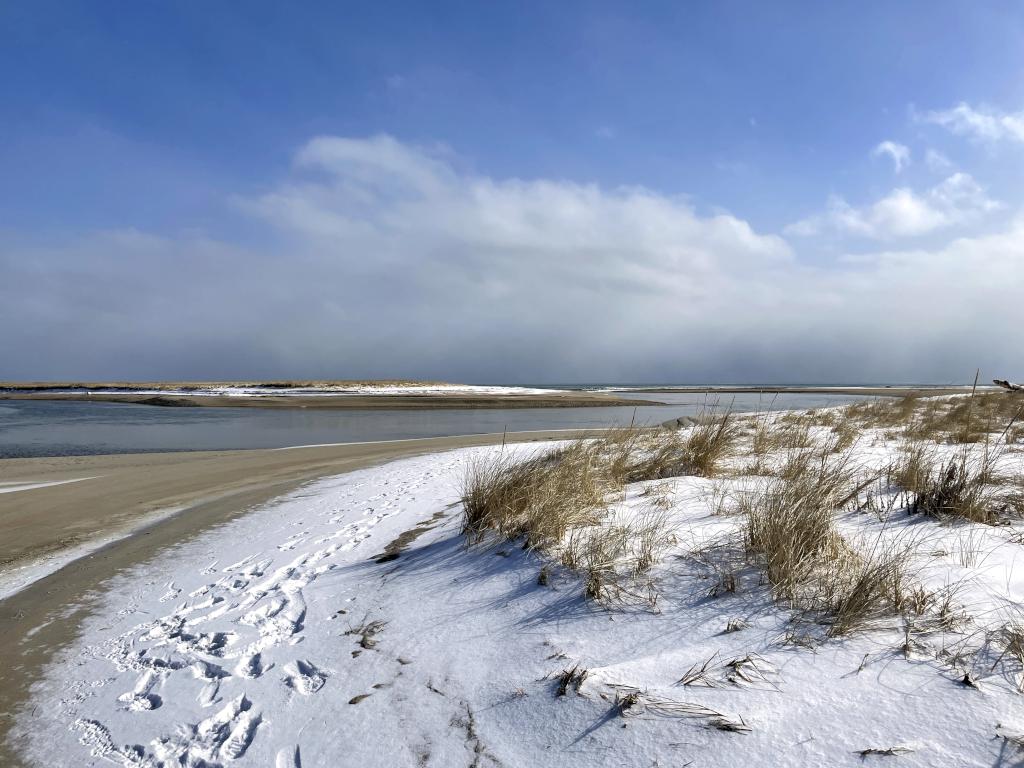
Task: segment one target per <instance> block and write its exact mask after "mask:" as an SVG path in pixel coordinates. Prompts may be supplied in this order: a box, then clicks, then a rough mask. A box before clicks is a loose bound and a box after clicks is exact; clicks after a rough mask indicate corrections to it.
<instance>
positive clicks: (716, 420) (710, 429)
mask: <svg viewBox="0 0 1024 768" xmlns="http://www.w3.org/2000/svg"><path fill="white" fill-rule="evenodd" d="M738 439H739V430H738V428H737V425H736V424H735V421H734V419H733V415H732V413H731V412H730V411H724V412H722V413H720V414H717V415H705V416H704V417H702V418H701V420H700V422H699V423H698V424H697V426H695V427H692V428H691V429H689V430H688V431H685V432H679V431H669V432H663V433H661V434H660V435H659V436H658V438H657V440H655V441H651V440H648V441H646V442H645V441H637V442H634V443H633V444H632V445H631V448H632V449H634V450H633V452H632V453H631V454H629V455H628V456H627V459H626V461H625V463H624V465H623V467H622V475H621V476H622V479H623V480H624V481H625V482H627V483H635V482H639V481H641V480H658V479H661V478H666V477H680V476H683V475H699V476H701V477H713V476H714V475H716V474H717V473H718V472H719V471H720V469H721V464H722V462H723V461H724V460H725V459H727V458H728V457H729V456H731V455H732V454H733V453H734V452H735V449H736V443H737V441H738Z"/></svg>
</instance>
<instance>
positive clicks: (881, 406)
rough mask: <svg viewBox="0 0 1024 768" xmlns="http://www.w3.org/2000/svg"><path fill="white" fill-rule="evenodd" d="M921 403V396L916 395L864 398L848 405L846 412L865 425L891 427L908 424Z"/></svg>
mask: <svg viewBox="0 0 1024 768" xmlns="http://www.w3.org/2000/svg"><path fill="white" fill-rule="evenodd" d="M919 403H920V398H919V397H917V396H916V395H906V396H904V397H901V398H899V399H892V398H878V399H876V400H862V401H861V402H859V403H853V404H852V405H848V406H846V409H845V414H846V416H847V417H848V418H850V419H853V420H855V421H857V422H859V423H860V424H861V425H863V426H865V427H875V428H889V429H891V428H893V427H899V426H902V425H904V424H907V423H908V422H909V421H910V420H911V419H912V418H913V417H914V414H915V412H916V411H917V409H918V405H919Z"/></svg>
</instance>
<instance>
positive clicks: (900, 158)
mask: <svg viewBox="0 0 1024 768" xmlns="http://www.w3.org/2000/svg"><path fill="white" fill-rule="evenodd" d="M871 154H872V156H873V157H879V156H881V155H887V156H888V157H889V159H890V160H892V166H893V171H895V172H896V173H899V172H900V171H902V170H903V169H904V168H906V167H907V166H908V165H910V147H907V146H905V145H904V144H897V143H896V142H895V141H883V142H882V143H880V144H879V145H878V146H877V147H875V148H874V149H873V150H871Z"/></svg>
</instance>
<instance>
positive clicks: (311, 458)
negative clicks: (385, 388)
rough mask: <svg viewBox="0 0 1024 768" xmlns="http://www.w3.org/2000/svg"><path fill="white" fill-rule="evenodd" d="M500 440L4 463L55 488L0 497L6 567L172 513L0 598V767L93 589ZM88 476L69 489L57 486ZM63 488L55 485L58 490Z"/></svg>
mask: <svg viewBox="0 0 1024 768" xmlns="http://www.w3.org/2000/svg"><path fill="white" fill-rule="evenodd" d="M582 433H583V431H581V430H572V431H551V432H522V433H514V434H511V435H509V436H508V440H509V441H510V442H525V441H543V440H553V439H565V438H567V437H572V436H573V435H575V434H582ZM501 440H502V435H500V434H499V435H472V436H466V437H444V438H425V439H416V440H399V441H389V442H376V443H361V444H346V445H337V446H316V447H309V448H295V449H284V450H281V449H278V450H252V451H209V452H205V451H204V452H194V453H149V454H127V455H112V456H84V457H56V458H43V459H7V460H3V461H0V482H2V483H4V484H5V485H3V486H0V488H2V487H7V488H11V487H15V486H21V485H29V484H42V483H55V484H52V485H45V486H41V487H37V488H34V489H31V490H20V491H16V492H9V493H4V494H0V562H3V563H6V565H4V566H2V567H3V569H4V570H8V569H10V568H12V567H16V566H18V565H20V564H22V563H24V562H26V561H27V560H30V559H32V558H36V557H38V556H40V555H47V554H53V553H58V552H60V551H61V550H65V549H67V548H69V547H74V546H78V545H81V544H82V543H83V542H87V541H89V540H90V539H93V538H95V537H98V536H105V535H110V534H116V533H118V532H124V531H127V530H130V529H131V528H132V527H133V526H135V527H137V526H139V524H140V522H142V523H144V522H145V521H146V520H147V518H150V517H151V516H152V515H154V514H155V513H158V512H159V511H160V510H166V509H174V508H178V509H180V510H181V511H179V512H178V513H177V514H175V515H173V516H170V517H167V518H165V519H162V520H160V521H159V522H156V523H153V524H152V525H149V526H147V527H143V528H141V529H139V530H136V531H135V532H134V533H132V534H131V535H128V536H127V537H126V538H123V539H120V540H118V541H115V542H113V543H111V544H108V545H106V546H104V547H102V548H101V549H99V550H98V551H96V552H95V553H93V554H91V555H88V556H85V557H82V558H80V559H77V560H74V561H73V562H71V563H69V564H68V565H66V566H65V567H63V568H61V569H60V570H58V571H57V572H55V573H52V574H50V575H48V576H45V577H43V578H41V579H39V580H38V581H36V582H35V583H33V584H31V585H30V586H28V587H26V588H25V589H23V590H22V591H20V592H18V593H16V594H14V595H12V596H10V597H8V598H7V599H5V600H2V601H0V765H4V766H14V765H18V759H17V756H16V754H15V753H14V752H13V751H12V750H9V749H8V746H7V742H6V738H7V731H8V728H9V726H10V721H11V718H12V717H13V713H14V712H15V711H16V709H17V708H18V706H19V705H20V704H21V703H23V702H24V701H25V699H26V694H27V692H28V689H29V687H30V686H31V684H32V682H33V681H34V680H35V679H36V677H37V675H38V672H39V670H40V669H41V668H42V666H43V665H45V664H47V663H48V662H49V661H50V660H51V659H52V658H53V657H54V655H55V654H56V653H57V652H58V651H59V650H60V649H61V648H62V647H63V646H64V645H66V644H67V643H68V642H69V641H70V640H71V639H73V638H74V636H75V633H76V631H77V627H78V624H79V622H80V621H81V619H83V618H84V617H85V616H87V615H88V614H89V612H90V610H91V607H92V605H91V602H92V600H93V599H94V598H95V595H96V592H97V591H98V589H99V587H100V586H101V585H102V584H103V583H104V582H105V581H106V580H107V579H109V578H111V577H112V576H114V575H116V574H117V573H118V572H120V571H121V570H122V569H124V568H126V567H128V566H131V565H135V564H137V563H141V562H144V561H146V560H147V559H149V558H151V557H153V556H154V555H155V554H157V553H158V552H160V551H161V550H162V549H164V548H166V547H168V546H171V545H174V544H177V543H180V542H183V541H187V540H188V539H190V538H192V537H194V536H195V535H196V534H198V533H200V532H202V531H204V530H207V529H209V528H211V527H213V526H216V525H218V524H220V523H224V522H227V521H229V520H231V519H233V518H235V517H237V516H239V515H241V514H244V513H245V511H246V510H248V509H249V508H251V507H252V506H253V505H255V504H259V503H262V502H264V501H266V500H268V499H270V498H273V497H276V496H279V495H282V494H284V493H287V492H289V491H290V490H293V489H294V488H296V487H298V486H299V485H301V484H303V483H305V482H307V481H310V480H313V479H315V478H318V477H323V476H328V475H336V474H341V473H344V472H347V471H351V470H355V469H361V468H364V467H368V466H372V465H375V464H379V463H382V462H386V461H389V460H391V459H396V458H400V457H405V456H412V455H418V454H423V453H430V452H435V451H444V450H449V449H452V448H459V447H464V446H473V445H488V444H495V443H500V442H501ZM84 477H88V478H91V479H88V480H80V481H79V482H73V483H65V482H62V481H67V480H77V479H80V478H84ZM56 483H60V484H56Z"/></svg>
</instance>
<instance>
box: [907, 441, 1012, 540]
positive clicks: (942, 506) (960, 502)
mask: <svg viewBox="0 0 1024 768" xmlns="http://www.w3.org/2000/svg"><path fill="white" fill-rule="evenodd" d="M997 459H998V451H995V450H993V449H991V448H990V447H989V446H987V445H986V446H985V448H984V449H983V450H982V451H980V452H978V451H972V450H971V449H970V448H968V447H965V448H963V449H961V450H958V451H957V452H956V453H955V454H954V455H952V456H949V457H948V458H945V459H942V458H940V457H939V456H937V455H936V453H935V451H933V450H930V449H928V448H927V447H925V446H922V445H920V444H911V445H910V446H908V448H907V449H906V450H905V451H904V456H903V458H902V459H901V460H899V461H898V462H896V463H895V464H894V465H892V466H891V467H890V468H889V470H888V473H889V476H890V478H891V479H892V481H893V482H894V483H896V484H897V485H899V486H900V487H901V488H903V489H905V490H907V491H909V492H911V493H912V494H913V498H912V499H911V501H910V504H909V506H908V510H909V512H910V513H911V514H922V515H925V516H927V517H933V518H935V519H937V520H942V521H947V520H951V519H961V520H969V521H971V522H974V523H984V524H986V525H1000V524H1002V523H1005V522H1006V521H1007V520H1008V519H1010V518H1012V517H1019V516H1020V515H1021V514H1022V513H1024V503H1022V499H1021V498H1020V497H1019V495H1018V494H1015V493H1009V494H1008V493H1006V492H1005V490H1004V489H1002V488H998V487H996V486H994V485H993V483H994V482H996V481H998V480H999V479H1000V478H998V477H996V474H995V463H996V460H997Z"/></svg>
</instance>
